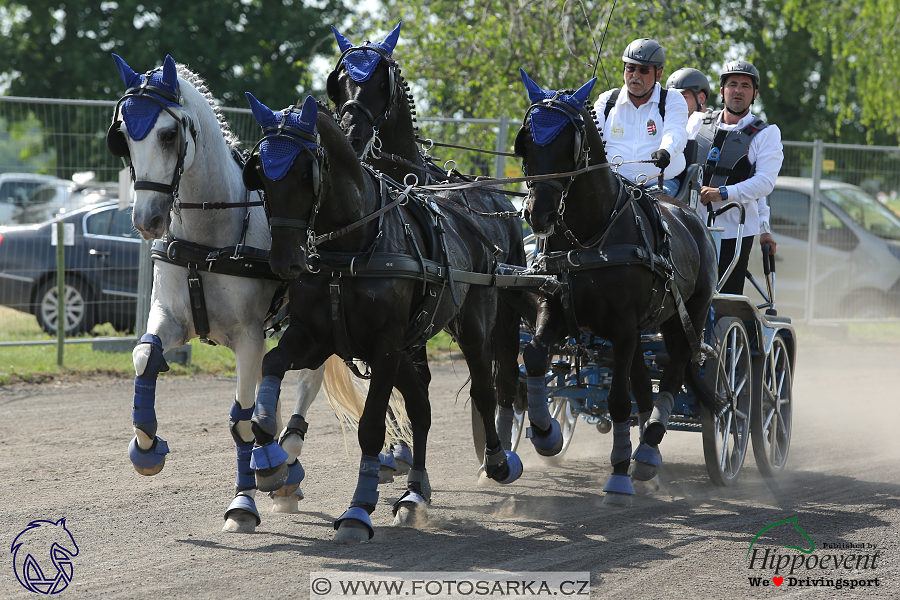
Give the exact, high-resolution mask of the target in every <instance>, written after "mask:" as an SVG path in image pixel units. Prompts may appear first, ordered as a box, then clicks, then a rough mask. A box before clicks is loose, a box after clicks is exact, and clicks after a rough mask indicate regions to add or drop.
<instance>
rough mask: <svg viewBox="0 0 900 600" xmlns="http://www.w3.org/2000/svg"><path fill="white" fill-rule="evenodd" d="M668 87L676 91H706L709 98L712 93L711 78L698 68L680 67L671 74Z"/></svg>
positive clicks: (667, 81)
mask: <svg viewBox="0 0 900 600" xmlns="http://www.w3.org/2000/svg"><path fill="white" fill-rule="evenodd" d="M666 87H667V88H669V89H671V90H675V91H676V92H686V91H691V92H694V93H695V94H696V93H697V92H705V93H706V97H707V98H709V96H710V94H711V91H710V86H709V79H707V78H706V75H704V74H703V73H701V72H700V71H698V70H697V69H689V68H687V67H685V68H684V69H678V70H677V71H675V72H674V73H672V74H671V75H669V78H668V79H667V80H666Z"/></svg>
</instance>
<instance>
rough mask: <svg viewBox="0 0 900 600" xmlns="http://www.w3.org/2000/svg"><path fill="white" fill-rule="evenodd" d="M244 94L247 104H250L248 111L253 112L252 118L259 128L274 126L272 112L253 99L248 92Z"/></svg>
mask: <svg viewBox="0 0 900 600" xmlns="http://www.w3.org/2000/svg"><path fill="white" fill-rule="evenodd" d="M244 93H245V94H246V95H247V102H249V103H250V110H251V111H253V118H255V119H256V122H257V123H259V124H260V126H261V127H268V126H269V125H274V124H275V122H276V120H275V113H273V112H272V109H271V108H269V107H268V106H266V105H265V104H263V103H262V102H260V101H259V100H257V99H256V98H254V97H253V94H251V93H250V92H244Z"/></svg>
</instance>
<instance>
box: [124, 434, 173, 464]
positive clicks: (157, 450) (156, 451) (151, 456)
mask: <svg viewBox="0 0 900 600" xmlns="http://www.w3.org/2000/svg"><path fill="white" fill-rule="evenodd" d="M168 453H169V445H168V444H167V443H166V440H164V439H162V438H161V437H159V436H157V437H156V438H155V439H154V440H153V445H152V446H150V449H149V450H141V447H140V446H138V445H137V438H132V439H131V443H130V444H128V458H130V459H131V462H132V464H133V465H134V466H135V467H140V468H141V469H152V468H153V467H155V466H157V465H159V463H161V462H163V461H164V460H166V454H168Z"/></svg>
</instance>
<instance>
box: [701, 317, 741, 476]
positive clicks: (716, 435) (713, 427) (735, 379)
mask: <svg viewBox="0 0 900 600" xmlns="http://www.w3.org/2000/svg"><path fill="white" fill-rule="evenodd" d="M712 345H713V347H714V348H715V350H716V352H717V353H718V356H717V358H710V359H707V361H706V368H705V373H704V379H705V381H706V384H707V385H708V386H709V387H710V389H712V390H714V391H715V393H716V395H717V396H718V397H719V398H722V399H724V400H726V401H727V402H728V407H727V408H726V410H725V412H724V413H723V414H722V415H721V416H717V415H715V414H714V413H713V412H712V411H711V410H710V409H709V408H707V407H706V406H705V405H703V404H700V422H701V423H702V426H703V429H702V431H703V456H704V458H705V460H706V471H707V472H708V473H709V478H710V479H711V480H712V481H713V483H715V484H716V485H720V486H730V485H732V484H733V483H734V482H735V481H737V478H738V475H740V472H741V467H742V466H743V465H744V458H745V457H746V455H747V446H748V444H749V442H750V415H751V411H752V408H753V407H752V404H753V389H752V388H753V371H752V366H751V365H752V362H751V359H750V350H751V348H750V340H749V338H748V337H747V330H746V328H745V327H744V323H743V321H741V320H740V319H738V318H737V317H723V318H722V319H720V320H719V321H718V322H717V323H716V326H715V329H714V330H713V340H712Z"/></svg>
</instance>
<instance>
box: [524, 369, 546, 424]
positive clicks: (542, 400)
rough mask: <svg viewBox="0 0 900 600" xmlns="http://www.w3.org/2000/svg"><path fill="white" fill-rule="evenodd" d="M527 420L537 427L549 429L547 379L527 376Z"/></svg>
mask: <svg viewBox="0 0 900 600" xmlns="http://www.w3.org/2000/svg"><path fill="white" fill-rule="evenodd" d="M527 383H528V420H529V421H531V424H532V425H536V426H537V428H538V429H540V430H542V431H546V430H547V429H550V420H551V417H550V409H549V408H548V407H547V379H546V378H545V377H544V376H541V377H528V378H527Z"/></svg>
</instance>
